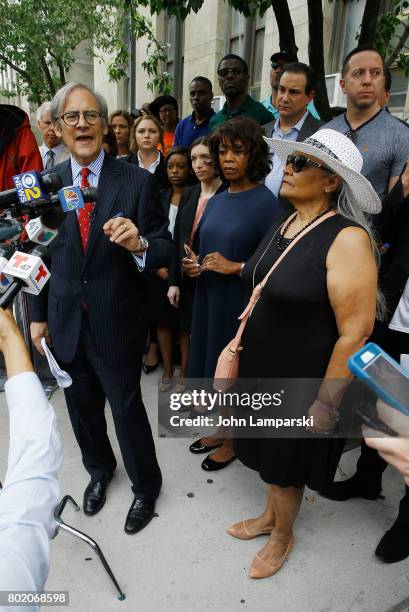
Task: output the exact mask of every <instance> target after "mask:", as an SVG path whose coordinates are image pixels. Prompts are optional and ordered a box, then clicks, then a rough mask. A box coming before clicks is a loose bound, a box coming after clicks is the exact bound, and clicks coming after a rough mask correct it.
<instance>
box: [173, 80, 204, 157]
mask: <svg viewBox="0 0 409 612" xmlns="http://www.w3.org/2000/svg"><path fill="white" fill-rule="evenodd" d="M189 97H190V104H191V105H192V108H193V113H192V114H191V115H189V116H188V117H185V118H184V119H182V121H179V123H178V125H177V126H176V130H175V142H174V146H178V145H180V146H183V147H190V145H191V144H192V142H193V141H194V140H196V138H201V137H202V136H207V134H208V133H209V121H210V119H211V118H212V117H213V115H214V110H213V109H212V106H211V103H212V99H213V87H212V83H211V82H210V81H209V79H207V78H206V77H202V76H198V77H195V78H194V79H193V81H191V82H190V85H189Z"/></svg>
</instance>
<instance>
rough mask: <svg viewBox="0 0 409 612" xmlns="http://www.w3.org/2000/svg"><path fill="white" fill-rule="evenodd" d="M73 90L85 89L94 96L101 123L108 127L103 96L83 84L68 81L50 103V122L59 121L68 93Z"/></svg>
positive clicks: (106, 108) (106, 110)
mask: <svg viewBox="0 0 409 612" xmlns="http://www.w3.org/2000/svg"><path fill="white" fill-rule="evenodd" d="M74 89H85V90H86V91H88V92H89V93H90V94H92V95H93V96H94V98H95V99H96V101H97V102H98V108H99V112H100V113H102V115H103V121H104V123H105V125H108V107H107V103H106V101H105V98H104V96H102V95H101V94H100V93H98V92H97V91H94V90H93V89H91V88H90V87H88V85H85V83H79V82H77V81H70V82H68V83H66V84H65V85H63V87H61V89H59V90H58V91H57V93H56V94H55V96H54V98H53V99H52V101H51V121H52V122H53V123H57V122H58V121H59V120H60V119H59V117H60V115H61V113H62V112H63V111H64V108H65V104H66V101H67V98H68V96H69V95H70V93H71V92H72V91H74Z"/></svg>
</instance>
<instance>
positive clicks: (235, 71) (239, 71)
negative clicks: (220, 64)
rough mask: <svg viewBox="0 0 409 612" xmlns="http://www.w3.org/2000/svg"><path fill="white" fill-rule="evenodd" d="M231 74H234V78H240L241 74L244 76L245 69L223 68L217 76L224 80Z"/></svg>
mask: <svg viewBox="0 0 409 612" xmlns="http://www.w3.org/2000/svg"><path fill="white" fill-rule="evenodd" d="M230 72H231V73H232V74H234V76H238V75H239V74H242V73H243V72H244V70H243V68H238V67H237V68H222V69H221V70H218V71H217V74H218V75H219V77H222V79H224V77H227V76H228V75H229V74H230Z"/></svg>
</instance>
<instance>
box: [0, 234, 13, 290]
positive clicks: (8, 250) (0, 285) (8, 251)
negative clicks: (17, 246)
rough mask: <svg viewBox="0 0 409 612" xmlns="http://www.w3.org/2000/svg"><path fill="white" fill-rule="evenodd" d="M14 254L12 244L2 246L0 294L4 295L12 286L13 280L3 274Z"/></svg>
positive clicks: (0, 249)
mask: <svg viewBox="0 0 409 612" xmlns="http://www.w3.org/2000/svg"><path fill="white" fill-rule="evenodd" d="M13 253H14V249H13V247H12V246H11V244H0V293H4V292H5V291H6V289H8V288H9V287H10V285H11V280H10V279H9V278H8V277H7V276H5V275H4V274H3V270H4V268H5V267H6V265H7V262H8V260H9V259H11V256H12V255H13Z"/></svg>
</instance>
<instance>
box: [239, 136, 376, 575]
mask: <svg viewBox="0 0 409 612" xmlns="http://www.w3.org/2000/svg"><path fill="white" fill-rule="evenodd" d="M268 142H269V144H270V146H271V147H272V149H273V151H274V154H275V155H278V156H279V158H280V159H282V160H283V161H286V166H285V172H284V180H283V184H282V187H281V191H280V195H281V196H282V197H285V198H287V199H288V200H289V201H290V202H291V203H292V205H293V206H294V209H295V212H294V211H293V212H291V213H289V214H288V216H287V218H285V219H284V221H283V219H280V220H277V221H276V222H275V223H273V225H272V226H271V228H270V229H269V231H268V233H267V235H266V236H265V238H264V240H263V241H262V243H261V244H260V245H259V247H258V249H257V250H256V252H255V253H254V255H253V256H252V257H251V258H250V260H249V261H248V262H247V263H246V265H245V267H244V270H243V273H242V282H243V284H244V286H245V287H247V289H248V290H249V291H252V289H253V287H254V286H255V285H257V284H258V283H260V282H261V281H262V280H263V278H264V277H265V276H266V275H267V273H268V272H269V270H270V269H271V267H272V266H273V264H274V263H275V261H277V259H278V257H280V255H282V254H284V255H285V256H284V258H283V259H282V261H281V262H280V263H279V264H278V265H277V267H276V268H275V269H274V270H273V271H272V273H271V275H270V276H269V278H268V280H267V282H266V284H265V286H264V288H263V290H262V292H261V296H260V298H259V300H258V301H257V303H256V305H255V306H254V308H253V311H252V314H251V316H250V318H249V319H248V323H247V326H246V328H245V330H244V334H243V337H242V347H243V349H242V351H241V353H240V366H239V377H240V379H254V378H261V379H273V378H275V379H286V378H292V379H308V381H314V380H315V379H318V382H317V384H316V386H315V387H313V388H312V390H310V391H308V392H306V393H305V394H298V395H297V399H296V400H294V399H293V401H291V400H289V398H290V397H291V395H292V394H294V393H295V389H296V387H295V385H297V382H296V381H292V382H291V383H289V384H288V389H287V392H286V393H287V395H286V396H285V397H284V400H283V401H284V404H283V410H284V412H285V413H286V415H287V416H288V417H291V416H294V413H295V411H296V410H297V416H298V415H299V414H302V415H306V416H307V417H308V418H309V417H312V418H313V422H312V424H311V423H310V431H311V432H313V433H315V434H316V435H315V436H311V435H309V433H308V432H306V431H305V429H301V428H300V430H299V431H300V433H299V434H298V433H297V437H294V436H293V437H289V436H288V435H287V436H286V435H285V432H284V431H283V434H282V437H274V438H273V437H271V431H270V432H269V431H267V430H265V429H264V430H263V434H261V435H264V436H265V437H261V436H260V437H259V438H258V439H257V438H254V439H248V438H242V437H240V434H239V432H238V431H237V433H236V435H237V437H236V439H235V444H234V447H235V451H236V454H237V456H238V458H239V459H240V460H241V461H242V462H243V463H244V464H245V465H246V466H247V467H249V468H251V469H253V470H255V471H257V472H258V473H259V475H260V477H261V479H262V480H263V481H264V482H265V483H266V485H267V503H266V507H265V510H264V511H263V512H262V513H261V515H259V516H257V517H256V518H251V519H247V520H242V521H240V522H239V523H236V524H234V525H233V526H232V527H230V528H229V529H228V533H229V534H230V535H232V536H233V537H236V538H239V539H242V540H250V539H252V538H255V537H256V536H261V535H267V536H268V539H267V540H266V542H265V544H264V546H263V548H262V549H261V550H260V551H259V553H258V555H256V557H255V559H254V560H253V563H252V565H251V568H250V576H251V577H252V578H265V577H268V576H271V575H273V574H274V573H276V572H277V571H278V570H279V569H280V568H281V566H282V564H283V563H284V561H285V559H286V557H287V556H288V554H289V552H290V551H291V549H292V547H293V544H294V538H293V524H294V521H295V519H296V517H297V515H298V512H299V509H300V506H301V501H302V497H303V491H304V487H305V486H308V487H309V488H311V489H314V490H322V489H324V488H325V486H324V485H326V483H329V482H332V479H333V476H334V474H335V470H336V466H337V463H338V459H339V454H340V444H339V443H337V440H336V439H331V438H330V436H329V434H330V433H331V432H332V431H333V430H334V428H335V426H336V423H337V418H338V410H339V404H340V395H339V393H338V392H337V394H335V393H334V391H335V389H334V386H331V384H330V381H331V379H342V380H341V390H342V385H346V384H347V380H346V381H344V382H342V381H343V379H350V378H351V374H350V372H349V369H348V367H347V360H348V357H349V356H350V355H352V354H353V353H354V352H355V351H356V350H357V349H359V348H360V347H361V346H363V345H364V344H365V342H366V340H367V339H368V338H369V336H370V335H371V332H372V328H373V325H374V320H375V311H376V307H377V265H376V247H375V245H374V241H373V238H372V235H371V230H370V228H369V224H368V222H367V220H366V217H365V214H364V213H365V212H369V213H372V214H374V213H377V212H379V211H380V208H381V203H380V200H379V198H378V196H377V194H376V192H375V191H374V189H373V188H372V186H371V185H370V183H369V182H368V181H367V180H366V179H365V178H364V177H363V176H362V175H361V174H360V171H361V169H362V163H363V162H362V157H361V155H360V153H359V151H358V149H357V148H356V147H355V145H354V144H353V143H352V142H351V141H350V140H349V139H348V138H346V137H345V136H344V135H342V134H340V133H338V132H335V131H334V130H329V129H323V130H320V131H318V132H316V133H315V134H313V135H312V136H311V137H310V138H308V139H307V140H306V141H304V142H302V143H299V142H297V143H296V142H290V141H286V140H276V139H268ZM314 223H316V224H315V225H313V224H314ZM296 238H298V240H297V242H294V245H293V247H291V248H290V245H291V244H292V242H293V241H294V240H295V239H296ZM287 249H288V252H287ZM378 306H379V304H378ZM378 310H380V311H381V310H382V308H381V307H380V306H379V308H378ZM322 379H323V384H320V382H319V380H322ZM336 382H337V383H339V382H340V381H339V380H337V381H336ZM243 384H244V381H243ZM261 384H263V385H265V384H266V383H265V382H263V380H261ZM258 388H260V385H259V386H258ZM297 388H298V387H297ZM303 389H304V387H303ZM338 390H339V387H338ZM341 396H342V393H341ZM286 399H287V403H286ZM260 414H261V413H258V415H257V416H259V415H260ZM273 416H274V415H273ZM293 432H294V430H292V433H293ZM317 434H318V436H317ZM324 434H325V437H323V436H324ZM243 435H244V434H243ZM269 436H270V437H269ZM319 436H321V437H319Z"/></svg>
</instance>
